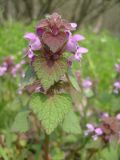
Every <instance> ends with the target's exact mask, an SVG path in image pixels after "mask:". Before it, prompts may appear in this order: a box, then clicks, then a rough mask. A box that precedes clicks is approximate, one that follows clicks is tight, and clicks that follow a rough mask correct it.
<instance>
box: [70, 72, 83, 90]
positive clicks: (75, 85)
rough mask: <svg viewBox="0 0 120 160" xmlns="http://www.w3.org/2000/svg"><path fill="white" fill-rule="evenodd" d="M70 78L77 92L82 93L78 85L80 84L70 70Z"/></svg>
mask: <svg viewBox="0 0 120 160" xmlns="http://www.w3.org/2000/svg"><path fill="white" fill-rule="evenodd" d="M68 77H69V79H70V82H71V84H72V85H73V87H74V88H75V89H76V90H77V91H80V86H79V84H78V82H77V79H76V77H75V76H74V75H73V73H72V71H71V70H69V72H68Z"/></svg>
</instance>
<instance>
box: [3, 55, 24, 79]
mask: <svg viewBox="0 0 120 160" xmlns="http://www.w3.org/2000/svg"><path fill="white" fill-rule="evenodd" d="M23 64H25V61H24V60H22V61H21V62H20V63H18V64H15V63H14V57H12V56H9V57H6V58H4V60H3V63H2V65H1V66H0V77H2V76H4V75H5V74H6V73H9V74H10V75H12V76H13V77H16V75H17V73H19V74H20V75H21V76H24V71H23V69H22V66H23Z"/></svg>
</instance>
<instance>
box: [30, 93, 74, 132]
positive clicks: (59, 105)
mask: <svg viewBox="0 0 120 160" xmlns="http://www.w3.org/2000/svg"><path fill="white" fill-rule="evenodd" d="M30 105H31V108H32V110H33V112H34V113H36V114H37V117H38V119H39V120H40V121H41V123H42V125H43V127H44V129H45V130H46V133H47V134H50V133H51V132H53V130H54V129H55V128H56V127H57V126H58V125H59V124H60V123H61V122H62V120H63V119H64V117H65V115H66V114H67V113H68V112H69V111H70V109H71V108H72V100H71V97H70V96H69V95H68V94H57V95H54V96H51V97H49V98H47V96H45V95H43V94H37V95H36V94H35V95H33V97H32V98H31V103H30Z"/></svg>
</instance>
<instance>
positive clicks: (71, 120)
mask: <svg viewBox="0 0 120 160" xmlns="http://www.w3.org/2000/svg"><path fill="white" fill-rule="evenodd" d="M63 130H64V131H65V132H67V133H72V134H80V133H81V128H80V121H79V118H78V116H77V115H76V114H75V113H74V112H73V111H72V110H71V111H70V112H69V113H68V114H67V115H66V116H65V119H64V122H63Z"/></svg>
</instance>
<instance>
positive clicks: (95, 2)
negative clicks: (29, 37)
mask: <svg viewBox="0 0 120 160" xmlns="http://www.w3.org/2000/svg"><path fill="white" fill-rule="evenodd" d="M53 12H58V13H60V14H61V15H62V16H63V17H64V18H66V19H68V20H70V21H74V22H76V23H77V24H78V26H88V25H92V26H93V28H94V30H95V31H96V32H97V31H99V30H100V29H102V28H105V29H108V30H110V31H111V32H112V33H114V34H116V35H118V34H120V0H74V1H73V0H68V1H66V0H60V1H59V0H0V24H2V23H4V21H6V20H10V21H13V20H17V21H24V22H25V23H30V22H31V21H32V20H40V19H41V18H43V17H44V15H46V14H50V13H53Z"/></svg>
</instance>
